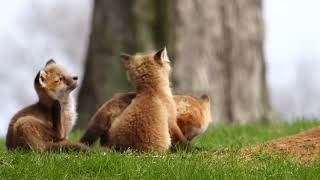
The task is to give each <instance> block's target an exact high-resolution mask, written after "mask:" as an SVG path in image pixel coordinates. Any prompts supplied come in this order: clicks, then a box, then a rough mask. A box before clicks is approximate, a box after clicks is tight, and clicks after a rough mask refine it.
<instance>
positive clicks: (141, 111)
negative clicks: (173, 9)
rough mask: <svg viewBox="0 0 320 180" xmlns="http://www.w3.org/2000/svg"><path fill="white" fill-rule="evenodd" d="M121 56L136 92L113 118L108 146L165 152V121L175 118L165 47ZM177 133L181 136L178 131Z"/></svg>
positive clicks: (166, 144) (167, 133)
mask: <svg viewBox="0 0 320 180" xmlns="http://www.w3.org/2000/svg"><path fill="white" fill-rule="evenodd" d="M122 57H123V60H124V64H125V66H126V68H127V75H128V77H129V78H130V81H131V82H132V83H133V84H134V86H135V87H136V92H137V93H136V97H135V99H134V100H132V102H131V104H130V105H128V107H127V108H126V109H125V110H124V111H123V113H121V114H120V115H119V116H118V117H117V118H115V120H114V121H113V122H112V124H111V126H110V129H109V134H108V135H109V136H108V146H110V147H113V148H115V149H118V150H125V149H134V150H138V151H143V152H146V151H156V152H164V151H166V150H168V149H169V147H170V144H171V143H170V134H169V128H168V124H169V125H170V124H172V122H173V121H174V122H175V119H176V107H175V103H174V100H173V97H172V94H171V89H170V86H169V85H170V81H169V76H170V71H171V67H170V64H169V59H168V57H167V51H166V49H165V48H164V49H162V50H160V51H158V52H157V53H154V52H152V53H143V54H136V55H133V56H128V55H123V56H122ZM176 127H177V124H176ZM179 130H180V129H179ZM180 136H183V134H182V132H181V131H180ZM183 138H185V137H183ZM185 141H186V139H185Z"/></svg>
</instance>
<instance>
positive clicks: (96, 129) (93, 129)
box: [80, 93, 212, 146]
mask: <svg viewBox="0 0 320 180" xmlns="http://www.w3.org/2000/svg"><path fill="white" fill-rule="evenodd" d="M135 97H136V94H135V93H126V94H117V95H115V96H114V97H112V98H111V99H110V100H109V101H107V102H106V103H105V104H103V105H102V106H101V107H100V108H99V110H98V111H97V112H96V113H95V114H94V115H93V117H92V118H91V120H90V122H89V125H88V128H87V130H86V132H85V133H84V135H83V136H82V138H81V140H80V141H81V142H82V143H84V144H87V145H90V146H91V145H92V144H93V143H94V142H95V141H96V140H97V139H98V138H100V144H101V146H106V145H108V136H109V128H110V126H111V125H112V123H113V122H114V120H115V119H116V118H117V117H119V116H120V114H122V112H123V111H124V110H125V109H126V108H127V107H128V106H129V105H130V104H131V102H132V100H133V99H134V98H135ZM174 100H175V103H176V108H177V119H176V121H177V124H178V126H179V128H180V129H181V131H182V133H183V134H184V136H185V137H186V138H187V139H188V141H191V140H192V139H194V138H195V137H196V136H198V135H200V134H202V133H203V132H204V131H206V129H207V128H208V125H209V124H210V123H211V121H212V120H211V111H210V100H209V97H208V96H206V95H203V96H201V98H197V97H192V96H180V95H175V96H174ZM171 138H172V139H177V137H172V135H171Z"/></svg>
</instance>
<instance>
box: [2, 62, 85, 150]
mask: <svg viewBox="0 0 320 180" xmlns="http://www.w3.org/2000/svg"><path fill="white" fill-rule="evenodd" d="M77 79H78V78H77V77H76V76H71V75H69V74H68V73H67V72H66V71H65V70H64V69H63V68H62V67H61V66H59V65H57V64H56V62H55V61H54V60H49V61H48V62H47V64H46V66H45V67H44V68H43V69H42V70H40V71H39V73H38V74H37V76H36V78H35V80H34V88H35V90H36V92H37V94H38V97H39V101H38V102H37V103H36V104H33V105H31V106H28V107H26V108H24V109H22V110H20V111H19V112H18V113H16V114H15V115H14V116H13V118H12V119H11V122H10V124H9V127H8V132H7V137H6V146H7V148H8V149H32V150H39V151H45V150H75V151H85V150H88V147H87V146H85V145H83V144H80V143H77V142H73V141H70V140H68V133H69V132H70V130H71V129H72V127H73V125H74V123H75V120H76V115H77V114H76V111H75V104H74V100H73V98H72V96H71V95H70V93H71V91H72V90H74V89H75V88H76V86H77Z"/></svg>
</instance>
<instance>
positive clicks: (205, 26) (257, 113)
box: [174, 0, 271, 123]
mask: <svg viewBox="0 0 320 180" xmlns="http://www.w3.org/2000/svg"><path fill="white" fill-rule="evenodd" d="M175 2H176V4H175V12H176V31H175V36H176V39H175V60H176V62H175V65H176V67H175V69H174V73H175V77H176V79H178V80H179V81H178V82H179V83H178V89H179V90H184V91H185V92H190V91H191V92H201V93H203V92H205V93H208V94H209V95H210V97H211V98H212V102H213V118H214V119H215V120H223V121H235V122H239V123H246V122H248V121H268V120H269V119H270V118H271V117H270V116H271V108H270V105H269V98H268V91H267V87H266V77H265V74H266V72H265V71H266V70H265V68H266V67H265V59H264V55H263V40H264V26H263V17H262V1H261V0H228V1H220V0H177V1H175Z"/></svg>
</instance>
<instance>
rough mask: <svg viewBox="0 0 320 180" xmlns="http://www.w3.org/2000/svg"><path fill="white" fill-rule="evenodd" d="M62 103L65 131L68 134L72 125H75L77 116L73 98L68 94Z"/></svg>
mask: <svg viewBox="0 0 320 180" xmlns="http://www.w3.org/2000/svg"><path fill="white" fill-rule="evenodd" d="M62 104H63V105H62V111H63V114H64V115H65V117H66V122H65V126H66V130H67V133H68V134H69V133H70V131H71V130H72V128H73V126H74V125H75V123H76V119H77V116H78V114H77V111H76V102H75V100H74V98H73V97H72V96H71V95H70V96H69V97H68V100H67V101H65V102H63V103H62Z"/></svg>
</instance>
